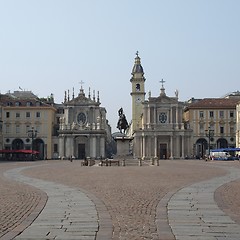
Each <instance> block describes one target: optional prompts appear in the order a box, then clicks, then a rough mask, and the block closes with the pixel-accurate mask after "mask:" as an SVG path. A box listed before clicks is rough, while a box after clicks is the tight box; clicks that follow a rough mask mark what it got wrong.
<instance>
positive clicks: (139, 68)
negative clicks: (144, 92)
mask: <svg viewBox="0 0 240 240" xmlns="http://www.w3.org/2000/svg"><path fill="white" fill-rule="evenodd" d="M136 55H137V56H136V57H135V63H134V66H133V69H132V74H134V73H142V74H143V73H144V72H143V67H142V65H141V59H140V57H139V56H138V52H137V53H136Z"/></svg>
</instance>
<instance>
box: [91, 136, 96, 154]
mask: <svg viewBox="0 0 240 240" xmlns="http://www.w3.org/2000/svg"><path fill="white" fill-rule="evenodd" d="M96 142H97V139H96V136H94V137H92V144H91V148H92V151H91V152H92V154H91V155H92V156H91V157H92V158H96V150H97V149H96V145H97V144H96Z"/></svg>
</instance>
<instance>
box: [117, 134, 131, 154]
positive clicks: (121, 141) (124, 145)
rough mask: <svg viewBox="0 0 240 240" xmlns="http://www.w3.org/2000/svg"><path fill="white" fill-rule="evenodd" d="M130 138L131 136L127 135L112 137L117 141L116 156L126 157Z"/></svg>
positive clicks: (128, 151) (128, 152)
mask: <svg viewBox="0 0 240 240" xmlns="http://www.w3.org/2000/svg"><path fill="white" fill-rule="evenodd" d="M132 139H133V138H132V137H127V136H119V137H115V138H114V140H115V141H116V143H117V156H119V157H126V156H129V155H130V154H131V152H130V150H131V148H130V142H131V141H132Z"/></svg>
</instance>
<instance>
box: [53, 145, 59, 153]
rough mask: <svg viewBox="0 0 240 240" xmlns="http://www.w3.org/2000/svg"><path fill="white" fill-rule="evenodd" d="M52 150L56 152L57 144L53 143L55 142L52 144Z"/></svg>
mask: <svg viewBox="0 0 240 240" xmlns="http://www.w3.org/2000/svg"><path fill="white" fill-rule="evenodd" d="M53 151H54V152H58V144H56V143H55V144H54V145H53Z"/></svg>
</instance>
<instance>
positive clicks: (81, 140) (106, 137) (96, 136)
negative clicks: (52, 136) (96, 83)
mask: <svg viewBox="0 0 240 240" xmlns="http://www.w3.org/2000/svg"><path fill="white" fill-rule="evenodd" d="M66 95H67V94H66V93H65V99H64V103H63V111H62V115H61V116H60V117H59V136H58V141H59V158H61V159H65V158H76V159H85V158H91V159H97V158H105V157H106V146H107V144H108V142H109V141H111V129H110V126H109V124H108V121H107V119H106V109H105V108H104V107H101V106H100V105H101V103H100V100H99V92H98V93H97V97H96V96H95V91H94V92H93V97H92V98H91V94H90V89H89V94H88V97H86V96H85V93H84V90H83V88H82V86H81V89H80V92H79V94H78V96H77V97H74V93H73V97H72V99H71V100H70V99H69V93H68V96H66Z"/></svg>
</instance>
